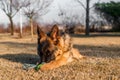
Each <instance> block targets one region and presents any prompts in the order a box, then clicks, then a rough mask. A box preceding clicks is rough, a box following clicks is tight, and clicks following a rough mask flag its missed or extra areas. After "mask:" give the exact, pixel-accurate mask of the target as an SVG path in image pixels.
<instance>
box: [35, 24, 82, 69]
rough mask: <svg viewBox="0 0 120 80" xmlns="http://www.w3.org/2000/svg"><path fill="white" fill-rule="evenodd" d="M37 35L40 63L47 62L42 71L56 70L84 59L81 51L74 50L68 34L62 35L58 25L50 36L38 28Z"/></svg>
mask: <svg viewBox="0 0 120 80" xmlns="http://www.w3.org/2000/svg"><path fill="white" fill-rule="evenodd" d="M37 34H38V55H39V56H40V61H39V63H41V62H46V63H45V64H44V65H43V66H42V67H41V70H50V69H54V68H57V67H59V66H62V65H65V64H67V63H69V62H72V61H73V60H75V59H76V60H78V59H80V58H83V57H84V56H82V55H81V54H80V53H79V50H77V49H75V48H73V45H72V43H71V38H70V36H69V35H68V34H65V33H64V34H60V32H59V29H58V27H57V25H54V26H53V28H52V29H51V31H50V33H48V34H45V33H44V32H43V31H42V30H41V29H40V28H39V27H37Z"/></svg>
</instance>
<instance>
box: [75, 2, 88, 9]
mask: <svg viewBox="0 0 120 80" xmlns="http://www.w3.org/2000/svg"><path fill="white" fill-rule="evenodd" d="M76 1H77V2H78V3H79V4H80V5H81V6H82V7H83V8H84V9H86V7H85V5H84V4H83V3H82V2H81V1H80V0H76Z"/></svg>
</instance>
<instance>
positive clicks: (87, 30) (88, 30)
mask: <svg viewBox="0 0 120 80" xmlns="http://www.w3.org/2000/svg"><path fill="white" fill-rule="evenodd" d="M89 3H90V0H86V4H87V5H86V30H85V35H89V32H90V27H89Z"/></svg>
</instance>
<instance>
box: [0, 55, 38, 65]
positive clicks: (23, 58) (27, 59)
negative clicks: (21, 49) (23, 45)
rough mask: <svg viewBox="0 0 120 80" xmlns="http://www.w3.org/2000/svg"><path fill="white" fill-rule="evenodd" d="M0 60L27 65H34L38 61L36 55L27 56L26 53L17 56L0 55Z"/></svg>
mask: <svg viewBox="0 0 120 80" xmlns="http://www.w3.org/2000/svg"><path fill="white" fill-rule="evenodd" d="M0 58H3V59H7V60H10V61H12V62H19V63H22V64H24V63H27V64H36V63H37V61H38V60H39V57H38V55H37V54H28V53H19V54H5V55H0Z"/></svg>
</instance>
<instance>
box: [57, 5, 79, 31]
mask: <svg viewBox="0 0 120 80" xmlns="http://www.w3.org/2000/svg"><path fill="white" fill-rule="evenodd" d="M72 12H73V11H72V10H70V12H68V10H67V9H64V8H61V7H60V6H59V12H58V16H59V17H60V19H61V23H62V24H64V25H65V29H66V30H69V31H71V32H73V31H72V30H73V29H72V28H74V27H75V25H76V24H79V23H80V22H79V21H80V20H79V17H78V16H79V15H77V14H74V13H72ZM71 29H72V30H71ZM69 31H67V32H69Z"/></svg>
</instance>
